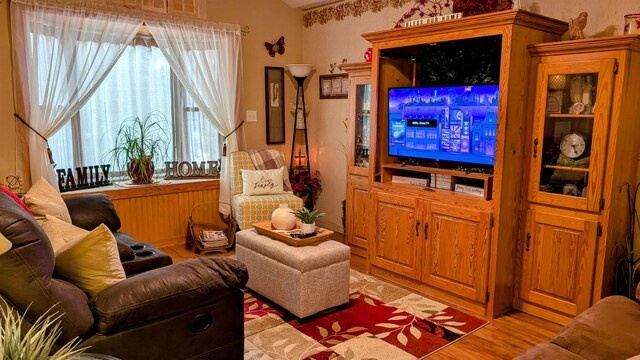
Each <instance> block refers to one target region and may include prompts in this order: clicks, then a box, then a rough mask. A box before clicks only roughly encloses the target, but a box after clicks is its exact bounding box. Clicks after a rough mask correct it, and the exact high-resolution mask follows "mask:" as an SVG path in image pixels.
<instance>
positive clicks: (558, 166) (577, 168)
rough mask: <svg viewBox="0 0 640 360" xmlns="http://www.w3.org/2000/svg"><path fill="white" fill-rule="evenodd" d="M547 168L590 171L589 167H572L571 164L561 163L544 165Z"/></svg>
mask: <svg viewBox="0 0 640 360" xmlns="http://www.w3.org/2000/svg"><path fill="white" fill-rule="evenodd" d="M542 167H543V168H545V169H556V170H567V171H577V172H585V173H588V172H589V168H579V167H571V166H560V165H542Z"/></svg>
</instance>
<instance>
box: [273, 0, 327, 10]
mask: <svg viewBox="0 0 640 360" xmlns="http://www.w3.org/2000/svg"><path fill="white" fill-rule="evenodd" d="M282 1H283V2H284V3H285V4H287V5H289V6H291V7H292V8H294V9H300V10H306V9H311V8H314V7H316V6H321V5H326V4H331V3H334V2H337V1H336V0H282Z"/></svg>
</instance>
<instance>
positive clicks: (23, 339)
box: [0, 299, 92, 360]
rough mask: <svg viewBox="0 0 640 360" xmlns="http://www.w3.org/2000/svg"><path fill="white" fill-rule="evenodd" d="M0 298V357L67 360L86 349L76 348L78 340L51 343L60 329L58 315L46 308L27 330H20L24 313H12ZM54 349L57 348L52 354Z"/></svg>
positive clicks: (22, 327)
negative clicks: (61, 344)
mask: <svg viewBox="0 0 640 360" xmlns="http://www.w3.org/2000/svg"><path fill="white" fill-rule="evenodd" d="M0 300H1V303H0V309H1V311H0V313H1V316H0V359H11V360H67V359H69V360H71V359H79V358H81V357H82V356H80V353H81V352H82V351H84V350H86V349H87V348H86V347H83V348H78V343H79V340H78V339H76V340H72V341H71V342H69V343H67V344H66V345H64V346H62V347H60V348H58V347H57V345H56V344H55V342H56V340H57V339H58V337H59V336H60V333H61V332H62V330H61V329H60V322H59V321H58V320H60V317H61V316H62V315H61V314H59V313H51V309H49V311H47V312H46V313H44V314H43V315H42V316H40V317H39V318H38V319H37V320H36V321H35V322H34V323H33V325H32V326H31V328H29V330H26V331H24V330H25V327H24V324H23V321H24V316H19V315H18V314H17V313H15V311H13V310H12V309H11V307H10V306H9V305H7V303H6V302H5V301H4V299H0ZM56 348H57V351H55V353H52V351H53V350H54V349H56ZM50 354H51V355H50ZM83 358H85V359H90V358H92V357H89V356H86V357H83Z"/></svg>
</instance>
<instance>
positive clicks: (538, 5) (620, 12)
mask: <svg viewBox="0 0 640 360" xmlns="http://www.w3.org/2000/svg"><path fill="white" fill-rule="evenodd" d="M520 3H521V8H523V9H525V10H529V11H532V12H536V13H540V14H543V15H546V16H549V17H553V18H557V19H561V20H565V21H567V20H568V19H569V18H574V17H576V16H577V15H578V14H579V13H580V12H582V11H586V12H588V13H589V14H590V16H589V22H588V25H587V27H586V28H585V34H586V35H587V36H588V37H591V36H608V35H619V34H621V33H622V29H623V26H624V18H623V17H624V14H628V13H632V12H640V1H638V0H619V1H613V0H609V1H595V0H591V1H584V0H582V1H578V0H538V1H531V0H522V1H521V2H520ZM412 4H413V2H409V3H407V4H406V5H405V6H404V7H402V8H397V9H396V8H392V7H390V8H387V9H384V10H383V11H381V12H379V13H371V12H368V13H365V14H363V15H362V16H360V17H347V18H345V19H344V20H342V21H335V20H331V21H329V22H328V23H327V24H324V25H321V24H314V25H312V26H311V27H309V28H303V31H302V38H303V60H304V62H307V63H313V64H316V69H317V70H316V72H315V74H314V76H313V77H312V79H311V81H310V83H309V88H308V92H307V94H308V96H307V99H308V101H307V103H309V104H310V105H311V109H312V111H311V114H310V119H309V125H308V126H309V131H310V136H311V143H310V146H311V150H310V151H311V153H312V154H311V161H312V162H311V164H312V166H313V168H314V169H318V170H319V171H320V173H321V178H322V181H323V192H322V194H321V196H320V199H319V201H318V202H317V205H316V207H317V208H319V209H321V210H323V211H325V212H327V217H326V218H324V219H323V221H322V225H324V226H327V227H331V228H334V229H337V228H341V226H342V225H341V216H342V209H341V204H340V203H341V201H342V200H343V199H345V197H346V195H345V193H346V167H347V165H346V147H347V132H346V130H345V128H344V125H343V122H344V120H345V119H346V118H347V117H348V112H349V108H348V100H346V99H338V100H320V99H319V96H318V75H321V74H328V73H329V64H331V63H333V62H340V61H341V60H342V59H343V58H346V59H347V61H348V62H360V61H364V60H363V54H364V52H365V50H366V49H367V48H368V47H369V45H368V42H367V41H366V40H364V39H363V38H362V37H361V36H360V35H361V34H363V33H367V32H371V31H379V30H386V29H390V28H392V27H393V26H394V21H396V20H398V19H399V18H400V17H401V16H402V14H404V13H405V12H406V11H407V10H408V8H409V7H410V6H411V5H412Z"/></svg>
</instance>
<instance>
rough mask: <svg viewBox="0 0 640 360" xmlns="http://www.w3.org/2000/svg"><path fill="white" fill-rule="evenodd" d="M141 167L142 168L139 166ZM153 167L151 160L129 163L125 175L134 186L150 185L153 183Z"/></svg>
mask: <svg viewBox="0 0 640 360" xmlns="http://www.w3.org/2000/svg"><path fill="white" fill-rule="evenodd" d="M140 165H142V166H140ZM154 171H155V166H154V165H153V161H152V160H151V159H145V160H143V161H130V162H129V165H128V167H127V173H128V174H129V177H130V178H131V181H132V182H133V183H134V184H150V183H152V182H153V173H154Z"/></svg>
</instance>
